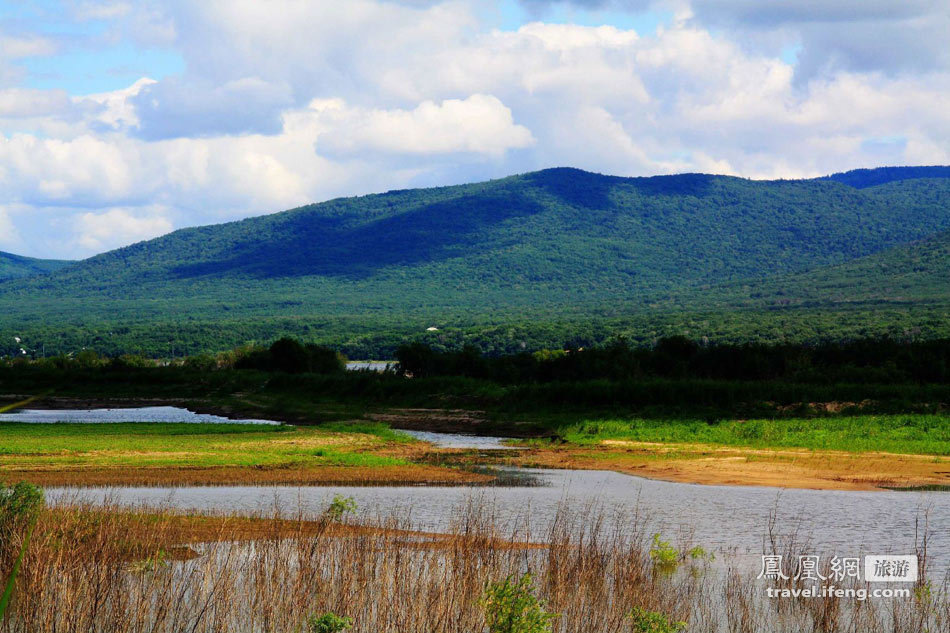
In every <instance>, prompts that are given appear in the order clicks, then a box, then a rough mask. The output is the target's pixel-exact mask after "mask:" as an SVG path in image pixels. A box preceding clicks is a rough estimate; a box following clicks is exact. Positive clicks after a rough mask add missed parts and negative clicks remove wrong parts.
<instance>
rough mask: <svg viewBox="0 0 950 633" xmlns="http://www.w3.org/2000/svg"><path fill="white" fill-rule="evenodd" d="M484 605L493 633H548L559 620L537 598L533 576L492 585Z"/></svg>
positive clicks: (490, 631)
mask: <svg viewBox="0 0 950 633" xmlns="http://www.w3.org/2000/svg"><path fill="white" fill-rule="evenodd" d="M482 604H483V606H484V608H485V622H486V623H487V624H488V631H489V633H548V632H549V631H551V621H552V620H553V619H554V618H556V617H557V614H556V613H551V612H549V611H547V610H545V608H544V603H542V602H541V601H540V600H539V599H538V598H537V596H535V595H534V586H533V585H532V584H531V574H525V575H524V576H522V577H521V578H520V579H519V580H517V581H515V580H514V577H513V576H509V577H508V578H506V579H505V580H504V581H502V582H496V583H489V585H488V586H487V587H486V588H485V594H484V596H483V598H482Z"/></svg>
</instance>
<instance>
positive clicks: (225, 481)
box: [0, 464, 491, 487]
mask: <svg viewBox="0 0 950 633" xmlns="http://www.w3.org/2000/svg"><path fill="white" fill-rule="evenodd" d="M0 472H2V475H3V477H4V478H6V479H8V480H11V481H26V482H29V483H33V484H36V485H39V486H106V487H108V486H240V485H266V484H272V485H295V486H319V485H324V486H325V485H365V486H369V485H375V486H388V485H422V484H428V485H463V484H472V483H484V482H486V481H490V480H491V477H489V476H487V475H481V474H477V473H472V472H467V471H462V470H456V469H452V468H442V467H438V466H427V465H415V464H413V465H406V466H312V467H263V466H220V467H219V466H215V467H154V468H148V467H135V468H124V467H95V468H89V467H85V468H62V467H58V468H51V469H48V470H47V469H41V468H37V467H34V468H23V469H16V468H5V469H3V470H2V471H0Z"/></svg>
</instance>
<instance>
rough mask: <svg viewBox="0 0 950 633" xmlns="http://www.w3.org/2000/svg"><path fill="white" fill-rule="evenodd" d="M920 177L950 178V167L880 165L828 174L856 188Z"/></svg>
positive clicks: (836, 180) (835, 179)
mask: <svg viewBox="0 0 950 633" xmlns="http://www.w3.org/2000/svg"><path fill="white" fill-rule="evenodd" d="M920 178H950V167H941V166H938V165H935V166H930V167H878V168H876V169H853V170H851V171H845V172H841V173H837V174H832V175H830V176H827V177H826V179H827V180H834V181H835V182H840V183H842V184H845V185H848V186H850V187H855V188H856V189H864V188H866V187H876V186H877V185H883V184H886V183H889V182H895V181H900V180H916V179H920Z"/></svg>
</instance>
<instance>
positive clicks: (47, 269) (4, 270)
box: [0, 252, 73, 281]
mask: <svg viewBox="0 0 950 633" xmlns="http://www.w3.org/2000/svg"><path fill="white" fill-rule="evenodd" d="M72 263H73V262H71V261H67V260H60V259H34V258H32V257H23V256H21V255H14V254H12V253H2V252H0V281H6V280H8V279H20V278H23V277H32V276H34V275H44V274H46V273H51V272H54V271H57V270H59V269H61V268H64V267H65V266H68V265H69V264H72Z"/></svg>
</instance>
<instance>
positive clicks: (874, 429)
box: [557, 414, 950, 456]
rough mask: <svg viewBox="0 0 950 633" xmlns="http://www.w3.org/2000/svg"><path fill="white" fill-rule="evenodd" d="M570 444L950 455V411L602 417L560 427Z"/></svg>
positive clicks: (559, 434)
mask: <svg viewBox="0 0 950 633" xmlns="http://www.w3.org/2000/svg"><path fill="white" fill-rule="evenodd" d="M557 438H558V439H559V440H561V441H564V442H567V443H569V444H576V445H580V446H590V445H594V444H601V443H603V442H604V441H610V440H622V441H631V442H662V443H671V444H694V443H699V444H710V445H720V446H735V447H749V448H804V449H811V450H825V451H845V452H872V451H873V452H887V453H904V454H914V455H935V456H948V455H950V416H947V415H939V414H933V415H928V414H904V415H863V416H835V417H813V418H779V419H750V420H716V421H706V420H696V419H644V418H633V419H598V420H585V421H583V422H577V423H569V424H567V425H565V426H563V427H561V428H559V429H558V430H557Z"/></svg>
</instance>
